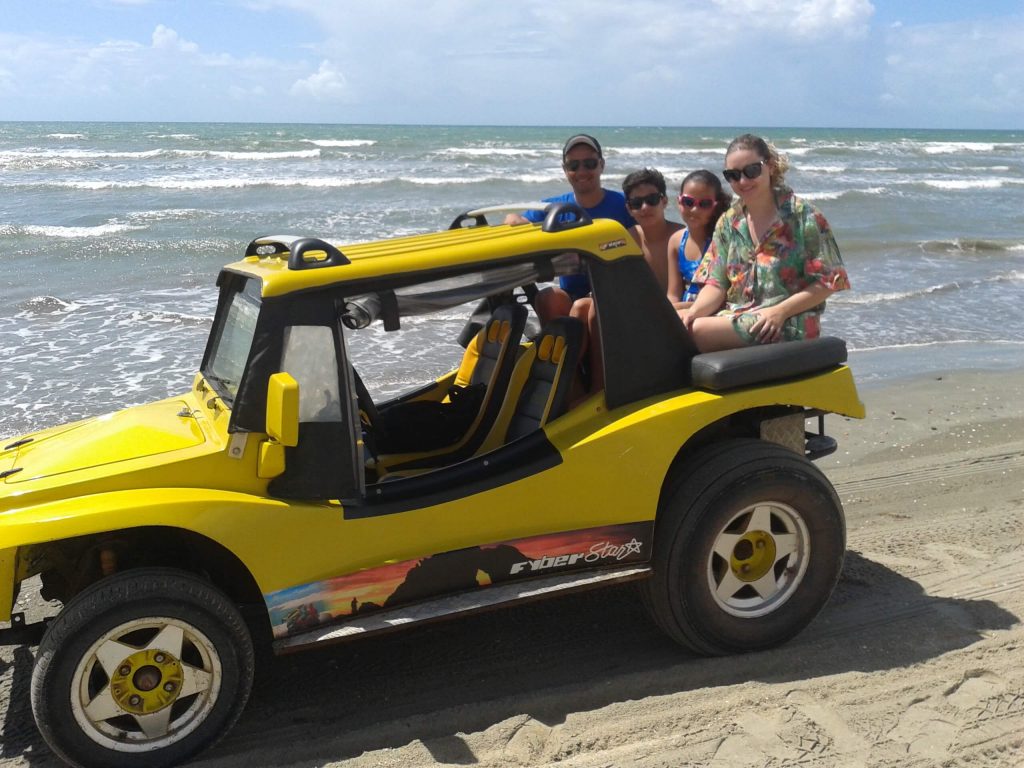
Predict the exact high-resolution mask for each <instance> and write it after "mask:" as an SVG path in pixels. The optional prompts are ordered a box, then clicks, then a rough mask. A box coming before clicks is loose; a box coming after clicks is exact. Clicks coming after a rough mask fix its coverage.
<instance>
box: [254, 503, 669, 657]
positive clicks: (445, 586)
mask: <svg viewBox="0 0 1024 768" xmlns="http://www.w3.org/2000/svg"><path fill="white" fill-rule="evenodd" d="M651 531H652V523H650V522H647V523H628V524H625V525H609V526H602V527H600V528H587V529H584V530H579V531H566V532H563V533H555V534H548V535H544V536H533V537H530V538H526V539H515V540H512V541H504V542H499V543H495V544H490V545H486V546H481V547H469V548H467V549H458V550H454V551H451V552H441V553H438V554H436V555H431V556H429V557H425V558H422V559H416V560H406V561H404V562H401V563H388V564H387V565H382V566H380V567H377V568H369V569H367V570H365V571H360V572H358V573H353V574H349V575H347V576H339V577H338V578H334V579H326V580H324V581H319V582H314V583H311V584H303V585H300V586H296V587H290V588H288V589H282V590H279V591H277V592H272V593H270V594H268V595H265V596H264V599H265V600H266V603H267V608H268V609H269V610H270V621H271V624H272V626H273V631H274V636H275V637H286V636H288V635H291V634H295V633H297V632H302V631H305V630H309V629H313V628H315V627H318V626H323V625H325V624H329V623H332V622H335V621H342V620H345V619H347V618H350V617H353V616H356V615H359V614H365V613H368V612H370V611H376V610H380V609H381V608H392V607H395V606H397V605H402V604H407V603H413V602H416V601H418V600H423V599H426V598H430V597H434V596H437V595H443V594H450V593H456V592H467V591H470V590H473V589H479V588H481V587H487V586H489V585H490V584H496V583H500V582H504V581H512V580H521V579H529V578H530V577H533V576H550V575H552V574H554V573H563V572H569V571H575V570H581V569H584V568H600V567H613V566H616V565H620V564H625V563H630V562H638V561H645V560H649V559H650V538H651Z"/></svg>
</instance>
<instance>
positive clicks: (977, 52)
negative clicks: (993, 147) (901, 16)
mask: <svg viewBox="0 0 1024 768" xmlns="http://www.w3.org/2000/svg"><path fill="white" fill-rule="evenodd" d="M888 46H889V49H890V50H891V51H892V53H891V54H890V55H889V56H888V57H887V58H886V70H885V93H886V94H888V95H889V96H890V100H891V102H892V103H895V104H898V105H900V106H902V107H903V108H904V109H905V110H907V111H908V112H914V111H917V112H919V113H921V114H928V115H933V116H935V115H940V116H942V122H941V123H940V124H945V125H951V126H956V125H961V126H964V127H970V126H973V125H992V119H993V116H1000V115H1001V116H1002V121H1004V122H1003V124H1004V125H1005V126H1008V127H1009V126H1012V125H1019V124H1020V122H1021V120H1022V118H1024V107H1022V106H1021V103H1022V97H1024V17H1016V18H1004V19H1000V20H999V21H984V22H953V23H946V24H932V25H924V26H911V25H907V24H904V25H903V26H902V27H899V28H892V29H890V30H889V33H888Z"/></svg>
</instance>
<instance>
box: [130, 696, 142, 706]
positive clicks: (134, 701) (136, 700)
mask: <svg viewBox="0 0 1024 768" xmlns="http://www.w3.org/2000/svg"><path fill="white" fill-rule="evenodd" d="M141 701H142V698H141V697H140V696H138V695H133V696H132V697H131V698H130V699H128V703H129V704H131V705H132V706H133V707H137V706H138V705H139V702H141Z"/></svg>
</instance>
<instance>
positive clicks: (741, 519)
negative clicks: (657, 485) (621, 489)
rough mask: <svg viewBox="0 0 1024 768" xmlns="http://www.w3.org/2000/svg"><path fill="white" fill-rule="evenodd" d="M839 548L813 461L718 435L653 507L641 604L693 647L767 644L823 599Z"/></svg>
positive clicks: (837, 529) (837, 510)
mask: <svg viewBox="0 0 1024 768" xmlns="http://www.w3.org/2000/svg"><path fill="white" fill-rule="evenodd" d="M845 552H846V524H845V519H844V517H843V510H842V505H841V504H840V502H839V498H838V496H837V495H836V492H835V490H834V489H833V488H832V485H831V483H829V481H828V479H827V478H826V477H825V476H824V475H823V474H822V473H821V472H820V471H819V470H818V468H817V467H815V466H814V465H813V464H811V462H809V461H808V460H807V459H805V458H804V457H803V456H800V455H798V454H796V453H793V452H792V451H790V450H788V449H786V448H783V447H781V446H778V445H775V444H772V443H767V442H764V441H762V440H729V441H725V442H723V443H719V444H716V445H713V446H710V447H709V448H708V449H707V450H706V451H705V452H704V453H703V454H701V455H700V456H699V457H698V458H697V459H696V460H694V461H693V462H691V463H690V464H689V465H688V466H687V467H686V474H685V476H683V477H682V478H681V479H680V480H677V481H676V485H675V487H674V488H671V489H670V490H669V492H668V494H667V496H666V499H665V502H664V504H663V507H662V509H661V510H659V513H658V521H657V525H656V528H655V538H654V555H653V569H652V570H653V573H652V577H651V579H650V580H649V581H648V582H647V583H646V584H645V585H644V589H645V590H646V595H645V598H646V599H645V604H646V605H647V606H648V608H649V609H650V611H651V613H652V615H653V617H654V619H655V621H656V622H657V623H658V624H659V626H661V628H662V629H664V630H665V632H667V633H668V634H669V636H671V637H672V638H673V639H674V640H676V641H677V642H679V643H681V644H682V645H684V646H686V647H687V648H689V649H691V650H693V651H696V652H697V653H701V654H706V655H720V654H728V653H738V652H745V651H757V650H762V649H765V648H771V647H773V646H776V645H779V644H780V643H783V642H785V641H786V640H789V639H790V638H792V637H793V636H794V635H796V634H797V633H799V632H800V631H801V630H803V629H804V628H805V627H806V626H807V625H808V624H809V623H810V622H811V620H812V619H813V618H814V617H815V616H816V615H817V614H818V612H819V611H820V610H821V608H822V607H823V606H824V605H825V603H826V602H827V601H828V598H829V596H830V595H831V594H832V590H833V589H834V588H835V585H836V582H837V581H838V580H839V573H840V571H841V570H842V565H843V556H844V554H845Z"/></svg>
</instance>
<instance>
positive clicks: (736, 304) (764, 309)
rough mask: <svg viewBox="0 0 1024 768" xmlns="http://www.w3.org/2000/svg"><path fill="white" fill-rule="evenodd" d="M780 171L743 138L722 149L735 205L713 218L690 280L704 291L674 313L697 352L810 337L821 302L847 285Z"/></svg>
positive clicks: (833, 252)
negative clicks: (701, 257) (702, 256)
mask: <svg viewBox="0 0 1024 768" xmlns="http://www.w3.org/2000/svg"><path fill="white" fill-rule="evenodd" d="M788 167H789V163H788V161H787V160H786V158H785V157H783V156H782V155H780V154H779V153H778V151H777V150H776V149H775V148H774V147H773V146H771V145H770V144H768V142H766V141H765V140H764V139H762V138H761V137H759V136H754V135H752V134H749V133H748V134H744V135H742V136H739V137H737V138H736V139H733V141H732V143H730V144H729V147H728V148H727V149H726V151H725V170H724V171H723V172H722V175H723V176H725V178H726V180H727V181H728V182H729V184H730V185H731V186H732V189H733V192H735V193H736V194H737V195H738V196H739V202H738V203H736V204H734V205H733V206H732V207H731V208H730V209H729V210H728V211H726V212H725V213H724V214H723V215H722V218H721V219H719V220H718V224H717V225H716V226H715V230H714V234H713V235H712V238H711V247H710V248H709V249H708V253H707V257H706V258H705V259H704V260H703V261H702V262H701V264H700V267H699V268H698V269H697V274H696V275H695V277H694V279H695V281H696V282H701V283H703V284H704V287H703V288H701V290H700V293H699V294H698V295H697V298H696V300H695V301H694V302H693V305H692V306H691V307H689V308H688V309H684V310H681V311H680V317H681V318H682V320H683V322H684V323H685V325H686V327H687V328H689V329H690V332H691V333H692V334H693V338H694V341H695V342H696V344H697V348H698V349H699V350H700V351H701V352H711V351H714V350H720V349H732V348H734V347H742V346H746V345H750V344H770V343H772V342H777V341H794V340H797V339H805V338H807V339H810V338H814V337H816V336H818V335H819V332H820V326H819V317H820V315H821V313H822V312H823V311H824V310H825V299H826V298H828V297H829V296H831V295H832V294H833V293H835V292H836V291H841V290H844V289H846V288H849V287H850V282H849V278H848V277H847V274H846V268H845V267H844V266H843V259H842V257H841V256H840V254H839V247H838V246H837V245H836V241H835V238H834V237H833V236H832V230H831V229H830V228H829V225H828V222H827V221H826V220H825V217H824V216H823V215H822V214H821V212H820V211H819V210H818V209H817V208H815V207H814V206H813V205H811V204H809V203H807V202H805V201H803V200H801V199H800V198H799V197H797V196H796V195H794V194H793V190H792V189H790V188H789V187H788V186H786V184H785V173H786V170H787V168H788ZM723 303H724V308H722V307H723Z"/></svg>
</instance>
